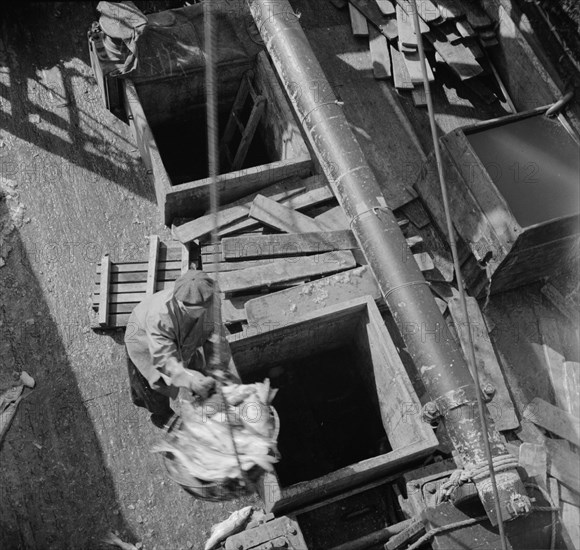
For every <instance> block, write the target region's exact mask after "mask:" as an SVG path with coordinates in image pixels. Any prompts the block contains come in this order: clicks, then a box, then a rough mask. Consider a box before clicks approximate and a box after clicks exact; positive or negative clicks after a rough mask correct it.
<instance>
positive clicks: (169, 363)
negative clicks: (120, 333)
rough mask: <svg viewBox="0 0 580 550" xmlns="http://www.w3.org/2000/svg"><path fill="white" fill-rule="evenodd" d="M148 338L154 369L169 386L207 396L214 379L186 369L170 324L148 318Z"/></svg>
mask: <svg viewBox="0 0 580 550" xmlns="http://www.w3.org/2000/svg"><path fill="white" fill-rule="evenodd" d="M147 337H148V342H149V352H150V353H151V357H152V361H153V367H154V368H155V369H156V370H157V372H159V374H160V376H161V378H162V379H163V380H164V381H165V383H166V384H167V385H170V386H175V387H178V388H189V389H191V390H192V391H193V392H195V393H197V394H199V395H201V396H202V397H205V396H207V393H208V391H209V390H210V389H211V386H212V385H213V381H212V379H211V378H208V377H205V376H203V375H202V374H201V373H198V372H194V371H189V370H187V369H186V368H185V366H184V364H183V361H182V360H181V359H180V358H179V351H178V349H177V341H176V340H177V339H176V336H175V331H174V330H173V327H172V326H171V325H170V324H169V323H166V322H163V320H161V321H160V320H156V321H154V320H153V319H151V318H147Z"/></svg>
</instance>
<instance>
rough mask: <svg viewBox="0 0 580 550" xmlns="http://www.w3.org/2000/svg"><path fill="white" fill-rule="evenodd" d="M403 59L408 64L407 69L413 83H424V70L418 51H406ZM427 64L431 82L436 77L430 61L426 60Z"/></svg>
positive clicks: (428, 77)
mask: <svg viewBox="0 0 580 550" xmlns="http://www.w3.org/2000/svg"><path fill="white" fill-rule="evenodd" d="M403 60H404V62H405V65H406V66H407V71H408V72H409V77H410V78H411V82H412V83H413V84H423V70H422V69H421V61H420V59H419V53H418V52H404V53H403ZM425 61H426V63H425V66H426V68H427V79H428V80H429V82H433V80H435V77H434V76H433V71H432V70H431V65H429V61H428V60H427V59H426V60H425Z"/></svg>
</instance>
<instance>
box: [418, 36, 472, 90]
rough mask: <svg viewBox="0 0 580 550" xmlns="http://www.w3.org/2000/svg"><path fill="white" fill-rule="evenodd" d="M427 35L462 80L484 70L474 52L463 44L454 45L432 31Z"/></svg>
mask: <svg viewBox="0 0 580 550" xmlns="http://www.w3.org/2000/svg"><path fill="white" fill-rule="evenodd" d="M426 36H427V39H428V40H429V41H430V42H431V44H433V46H434V47H435V51H436V52H437V53H438V54H439V55H440V56H441V57H442V58H443V60H444V61H445V63H447V65H449V67H450V68H451V69H452V70H453V72H455V74H456V75H457V76H458V77H459V78H460V79H461V80H467V79H468V78H473V77H474V76H477V75H479V74H481V73H482V72H483V68H482V66H481V65H480V64H479V63H478V62H477V59H475V56H474V55H473V53H471V51H470V50H469V49H468V48H466V47H465V46H464V45H463V44H455V45H453V44H451V43H450V42H447V41H444V40H441V39H439V38H438V37H437V36H435V35H434V34H432V33H428V34H427V35H426Z"/></svg>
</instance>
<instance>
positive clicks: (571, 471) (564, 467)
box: [545, 439, 580, 493]
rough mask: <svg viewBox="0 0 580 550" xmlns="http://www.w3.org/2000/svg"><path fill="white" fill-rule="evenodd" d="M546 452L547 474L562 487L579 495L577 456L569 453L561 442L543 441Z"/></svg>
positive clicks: (579, 480) (579, 477)
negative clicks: (560, 483) (561, 484)
mask: <svg viewBox="0 0 580 550" xmlns="http://www.w3.org/2000/svg"><path fill="white" fill-rule="evenodd" d="M545 445H546V449H547V451H548V473H549V474H550V475H551V476H552V477H555V478H556V479H558V480H559V481H560V482H562V483H563V484H564V485H566V486H567V487H569V488H570V489H572V490H573V491H576V492H577V493H580V468H578V455H577V454H576V453H573V452H572V451H569V450H568V449H567V448H566V447H565V445H564V442H563V441H558V440H555V439H546V440H545Z"/></svg>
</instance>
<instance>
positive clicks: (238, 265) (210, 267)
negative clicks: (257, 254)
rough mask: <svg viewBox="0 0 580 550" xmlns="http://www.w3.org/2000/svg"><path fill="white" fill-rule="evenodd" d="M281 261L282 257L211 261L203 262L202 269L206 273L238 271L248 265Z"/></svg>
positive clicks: (255, 265) (261, 264) (254, 265)
mask: <svg viewBox="0 0 580 550" xmlns="http://www.w3.org/2000/svg"><path fill="white" fill-rule="evenodd" d="M279 261H282V258H266V259H262V260H246V261H240V262H211V261H208V262H207V263H203V265H202V269H203V271H205V272H206V273H215V272H216V271H220V272H223V273H226V272H228V271H238V270H240V269H248V268H249V267H258V266H264V265H270V264H272V263H274V262H279Z"/></svg>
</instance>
